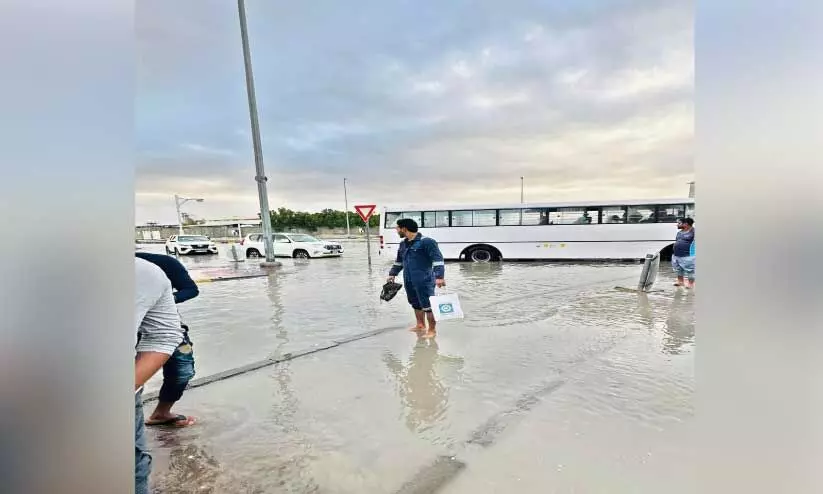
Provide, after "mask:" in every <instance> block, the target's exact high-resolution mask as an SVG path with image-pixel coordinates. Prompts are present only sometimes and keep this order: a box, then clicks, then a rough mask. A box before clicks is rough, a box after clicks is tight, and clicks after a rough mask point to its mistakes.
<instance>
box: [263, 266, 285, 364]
mask: <svg viewBox="0 0 823 494" xmlns="http://www.w3.org/2000/svg"><path fill="white" fill-rule="evenodd" d="M281 276H282V274H281V273H276V272H275V273H272V274H270V275H269V276H268V284H267V286H266V295H267V296H268V299H269V301H270V302H271V311H272V312H271V319H270V320H271V327H272V328H273V329H274V330H275V334H276V338H277V346H276V347H275V348H273V349H272V352H271V354H270V357H280V356H281V354H282V352H283V348H284V347H285V346H286V345H287V344H288V343H289V332H288V331H287V330H286V326H285V324H283V314H284V312H285V307H284V305H283V296H282V293H283V290H282V287H281V284H282V281H281V279H280V278H281Z"/></svg>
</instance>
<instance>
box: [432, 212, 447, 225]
mask: <svg viewBox="0 0 823 494" xmlns="http://www.w3.org/2000/svg"><path fill="white" fill-rule="evenodd" d="M435 217H436V221H437V228H447V227H448V226H449V212H448V211H438V212H437V214H436V215H435Z"/></svg>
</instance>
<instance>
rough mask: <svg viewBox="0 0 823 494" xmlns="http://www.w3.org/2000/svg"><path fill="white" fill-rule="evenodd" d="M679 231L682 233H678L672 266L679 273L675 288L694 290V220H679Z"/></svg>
mask: <svg viewBox="0 0 823 494" xmlns="http://www.w3.org/2000/svg"><path fill="white" fill-rule="evenodd" d="M677 229H678V230H680V231H679V232H677V237H676V238H675V241H674V252H673V253H672V266H674V269H675V271H677V282H675V284H674V286H683V287H686V288H694V271H695V262H694V250H693V247H694V220H693V219H691V218H681V219H679V220H677ZM684 278H685V279H684Z"/></svg>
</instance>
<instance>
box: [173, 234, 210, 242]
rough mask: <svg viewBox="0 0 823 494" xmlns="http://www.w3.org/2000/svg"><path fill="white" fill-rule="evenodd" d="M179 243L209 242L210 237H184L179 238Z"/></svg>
mask: <svg viewBox="0 0 823 494" xmlns="http://www.w3.org/2000/svg"><path fill="white" fill-rule="evenodd" d="M177 241H178V242H208V241H209V237H204V236H202V235H183V236H180V237H177Z"/></svg>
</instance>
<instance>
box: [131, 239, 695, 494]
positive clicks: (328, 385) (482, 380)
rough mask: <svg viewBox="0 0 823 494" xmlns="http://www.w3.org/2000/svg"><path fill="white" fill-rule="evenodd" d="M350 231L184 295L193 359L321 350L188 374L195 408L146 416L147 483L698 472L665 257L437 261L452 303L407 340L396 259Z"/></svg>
mask: <svg viewBox="0 0 823 494" xmlns="http://www.w3.org/2000/svg"><path fill="white" fill-rule="evenodd" d="M346 249H347V252H346V255H345V256H344V257H342V258H332V259H311V260H291V259H285V260H283V266H282V268H280V269H278V270H277V271H276V272H274V273H273V274H272V275H270V276H268V277H263V278H254V279H244V280H232V281H222V282H218V283H205V284H202V285H201V294H200V296H199V297H198V298H197V299H194V300H192V301H189V302H186V303H184V304H182V305H181V306H180V311H181V314H182V316H183V319H184V320H185V322H186V323H187V324H188V325H189V326H190V328H191V330H190V333H191V337H192V339H193V341H194V348H195V356H196V359H197V374H198V377H205V376H209V375H213V374H215V373H218V372H223V371H227V370H230V369H233V368H237V367H240V366H244V365H247V364H249V363H252V362H255V361H260V360H263V359H267V358H278V357H283V356H285V355H287V354H290V353H292V354H301V355H302V354H303V353H305V351H307V350H312V349H315V350H319V351H316V352H314V353H310V354H305V355H302V356H299V357H296V358H294V359H291V360H288V361H284V362H281V363H277V364H275V365H270V366H267V367H264V368H261V369H259V370H255V371H252V372H248V373H244V374H242V375H237V376H234V377H230V378H228V379H225V380H221V381H218V382H214V383H210V384H206V385H204V386H202V387H198V388H196V389H190V390H189V391H187V392H186V394H185V396H184V397H183V399H182V401H181V402H180V403H179V404H178V405H177V406H176V407H175V410H177V411H178V412H180V413H187V414H193V415H195V416H197V417H198V419H199V422H198V423H197V424H196V425H195V426H193V427H190V428H186V429H173V430H169V429H150V431H149V437H150V439H151V445H152V447H153V448H154V475H153V478H154V482H155V485H156V491H157V492H163V493H189V492H192V493H193V492H211V493H235V492H236V493H270V492H271V493H275V492H276V493H357V494H363V493H375V494H379V493H434V492H438V493H447V494H451V493H454V494H459V493H473V494H474V493H486V492H488V493H494V492H505V491H509V490H514V492H518V493H532V492H534V493H541V494H542V493H554V492H556V493H623V492H631V493H645V492H649V493H658V492H667V493H673V492H692V491H693V489H691V488H690V486H689V484H688V479H689V477H690V475H689V472H688V471H686V467H685V465H686V464H687V463H688V460H687V459H686V454H685V449H686V448H685V441H686V439H687V437H688V426H689V421H690V419H691V417H692V415H693V405H692V397H693V392H694V363H693V352H694V325H695V315H694V293H693V292H686V291H684V290H683V289H678V288H675V287H673V286H672V281H673V278H672V275H671V273H670V272H669V270H668V269H667V266H666V265H665V263H664V265H663V266H661V273H660V276H659V277H658V283H657V285H656V287H655V288H656V290H658V291H657V292H654V293H651V294H638V293H631V292H626V291H619V290H615V287H617V286H623V287H634V286H635V285H636V283H637V279H638V277H639V275H640V270H641V268H642V265H640V264H590V265H585V264H541V263H516V264H515V263H512V264H509V263H504V264H500V265H494V264H490V265H474V264H448V265H447V267H446V270H447V280H448V283H449V290H450V291H454V292H456V293H458V294H459V296H460V299H461V302H462V305H463V308H464V311H465V313H466V319H465V320H463V321H459V322H443V323H441V325H440V326H439V331H438V336H437V337H436V338H435V339H434V340H421V339H418V338H417V336H416V335H415V334H414V333H411V332H409V331H407V330H406V328H408V327H409V326H410V325H411V323H412V322H413V321H412V314H411V311H410V309H409V307H408V305H406V302H405V297H404V295H403V293H402V292H401V294H399V295H398V296H397V298H395V299H394V300H393V301H392V302H390V303H386V302H381V301H380V300H379V298H378V295H379V292H380V288H381V286H382V284H383V282H384V281H385V278H386V274H387V271H388V268H389V266H390V264H391V261H392V260H391V259H386V258H383V257H380V256H378V255H376V251H375V252H374V253H375V255H374V262H373V267H372V269H369V268H368V266H367V262H366V256H365V244H364V243H357V242H353V243H348V244H346ZM144 250H149V251H158V252H159V251H162V246H145V248H144ZM183 262H184V263H186V264H187V266H188V267H189V269H190V271H191V272H192V274H193V275H194V277H197V275H198V273H206V272H208V270H209V269H211V270H214V268H218V267H221V266H226V265H227V261H225V259H224V258H223V257H222V256H220V258H215V257H211V258H205V257H202V258H184V259H183ZM241 269H245V270H253V269H254V267H253V263H249V265H248V267H244V268H241ZM359 335H361V336H363V337H362V338H360V339H357V338H356V337H358V336H359ZM158 387H159V379H154V380H153V381H152V382H151V383H150V384H149V385H148V386H147V391H149V392H151V391H153V390H156V389H157V388H158ZM152 406H153V404H152V403H147V404H146V407H147V408H148V409H149V410H150V409H151V407H152ZM149 410H147V412H148V411H149Z"/></svg>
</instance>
